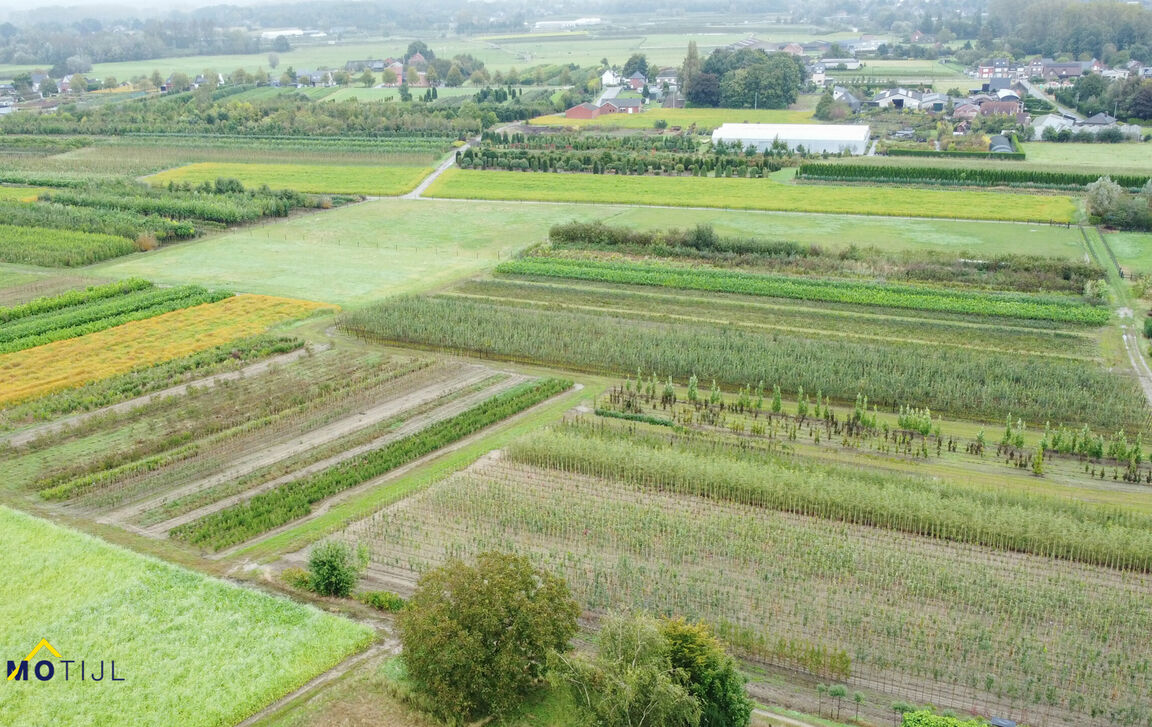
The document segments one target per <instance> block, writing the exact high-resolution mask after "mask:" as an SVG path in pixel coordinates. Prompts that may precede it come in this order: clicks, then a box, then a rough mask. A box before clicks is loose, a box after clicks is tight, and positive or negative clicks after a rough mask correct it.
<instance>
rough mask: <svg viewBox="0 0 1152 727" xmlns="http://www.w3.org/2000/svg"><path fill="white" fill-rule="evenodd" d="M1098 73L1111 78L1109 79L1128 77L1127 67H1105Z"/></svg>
mask: <svg viewBox="0 0 1152 727" xmlns="http://www.w3.org/2000/svg"><path fill="white" fill-rule="evenodd" d="M1100 75H1101V76H1103V77H1104V78H1107V79H1109V80H1111V81H1122V80H1124V79H1125V78H1128V69H1127V68H1105V69H1104V70H1103V71H1100Z"/></svg>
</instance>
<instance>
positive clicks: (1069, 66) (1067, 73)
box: [1040, 61, 1084, 81]
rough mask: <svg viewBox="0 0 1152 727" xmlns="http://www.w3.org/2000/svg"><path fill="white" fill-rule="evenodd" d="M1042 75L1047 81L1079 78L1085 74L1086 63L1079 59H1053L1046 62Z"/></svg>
mask: <svg viewBox="0 0 1152 727" xmlns="http://www.w3.org/2000/svg"><path fill="white" fill-rule="evenodd" d="M1040 75H1041V76H1043V78H1044V80H1046V81H1055V80H1063V79H1065V78H1079V77H1080V76H1082V75H1084V64H1082V63H1080V62H1079V61H1067V62H1063V61H1059V62H1058V61H1053V62H1051V63H1045V64H1044V70H1043V72H1042V73H1041V74H1040Z"/></svg>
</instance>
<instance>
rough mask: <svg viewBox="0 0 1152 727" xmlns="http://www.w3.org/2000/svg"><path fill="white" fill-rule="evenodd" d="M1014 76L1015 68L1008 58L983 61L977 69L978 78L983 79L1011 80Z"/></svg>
mask: <svg viewBox="0 0 1152 727" xmlns="http://www.w3.org/2000/svg"><path fill="white" fill-rule="evenodd" d="M1012 75H1013V66H1012V63H1011V62H1010V61H1009V60H1008V59H1007V58H993V59H990V60H986V61H981V63H980V65H979V66H977V67H976V77H977V78H981V79H988V78H1011V77H1012Z"/></svg>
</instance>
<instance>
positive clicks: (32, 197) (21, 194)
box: [0, 185, 47, 202]
mask: <svg viewBox="0 0 1152 727" xmlns="http://www.w3.org/2000/svg"><path fill="white" fill-rule="evenodd" d="M45 191H47V190H45V189H44V188H43V187H9V186H5V185H0V200H3V201H5V202H10V201H15V202H35V201H36V197H37V195H39V194H40V193H41V192H45Z"/></svg>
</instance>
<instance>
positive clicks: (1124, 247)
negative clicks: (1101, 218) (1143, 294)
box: [1105, 232, 1152, 274]
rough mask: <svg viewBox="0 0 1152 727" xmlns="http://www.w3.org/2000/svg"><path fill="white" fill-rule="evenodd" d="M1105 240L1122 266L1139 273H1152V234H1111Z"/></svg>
mask: <svg viewBox="0 0 1152 727" xmlns="http://www.w3.org/2000/svg"><path fill="white" fill-rule="evenodd" d="M1105 239H1107V241H1108V247H1110V248H1112V254H1113V255H1115V256H1116V259H1117V260H1119V261H1120V265H1122V266H1123V267H1125V268H1130V269H1132V270H1134V271H1136V272H1138V273H1144V274H1148V273H1152V233H1147V232H1110V233H1108V234H1107V235H1106V236H1105Z"/></svg>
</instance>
